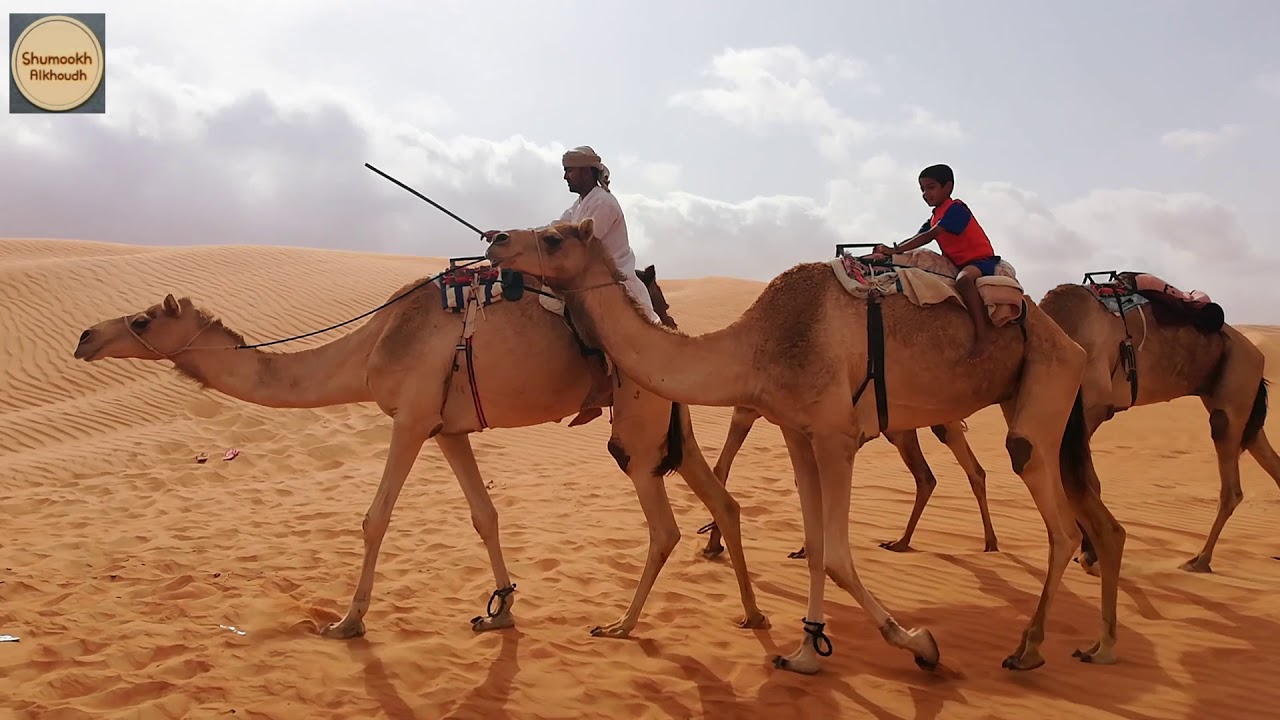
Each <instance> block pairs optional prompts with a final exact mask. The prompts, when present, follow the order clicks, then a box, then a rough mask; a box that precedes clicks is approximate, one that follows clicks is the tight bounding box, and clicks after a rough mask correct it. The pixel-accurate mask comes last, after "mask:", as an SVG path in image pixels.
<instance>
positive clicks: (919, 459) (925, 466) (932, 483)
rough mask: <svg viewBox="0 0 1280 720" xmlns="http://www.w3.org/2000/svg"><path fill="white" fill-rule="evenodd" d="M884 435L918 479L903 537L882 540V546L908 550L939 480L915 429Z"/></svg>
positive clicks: (900, 550) (888, 548)
mask: <svg viewBox="0 0 1280 720" xmlns="http://www.w3.org/2000/svg"><path fill="white" fill-rule="evenodd" d="M884 437H885V439H886V440H888V441H889V442H890V443H891V444H892V445H893V446H894V448H896V449H897V450H898V457H900V458H902V463H903V464H904V465H906V466H907V470H909V471H911V477H912V478H913V479H915V481H916V499H915V504H914V505H912V506H911V516H910V517H909V518H907V527H906V529H904V530H903V531H902V537H900V538H898V539H897V540H892V541H886V542H882V543H880V547H882V548H884V549H885V550H892V551H894V552H906V551H908V550H910V549H911V536H912V535H914V534H915V532H916V524H917V523H919V522H920V516H921V515H922V514H924V506H925V505H927V504H928V503H929V498H930V496H932V495H933V490H934V488H935V487H937V485H938V480H937V478H935V477H934V476H933V469H932V468H930V467H929V463H928V461H927V460H925V457H924V451H922V450H921V449H920V436H919V435H918V434H916V431H915V430H903V431H901V432H886V433H885V434H884Z"/></svg>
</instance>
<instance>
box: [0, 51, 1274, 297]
mask: <svg viewBox="0 0 1280 720" xmlns="http://www.w3.org/2000/svg"><path fill="white" fill-rule="evenodd" d="M113 62H114V65H113V75H112V87H111V93H112V95H111V112H110V114H109V115H105V116H97V117H87V116H81V117H75V118H71V117H61V116H59V117H49V116H39V115H32V116H9V117H8V118H7V119H6V120H5V121H4V124H3V125H0V165H2V166H3V167H5V168H6V170H7V172H5V173H3V174H0V236H6V237H15V236H17V237H24V236H25V237H69V238H83V239H97V240H108V241H117V242H125V243H141V244H166V245H188V244H191V245H200V244H231V243H257V244H272V245H299V246H311V247H330V248H347V249H355V250H369V251H382V252H393V253H406V254H416V255H431V256H449V255H470V254H475V253H477V252H478V251H479V250H480V248H481V245H480V244H479V241H478V240H477V239H476V238H475V237H474V236H473V234H472V233H471V232H470V231H469V230H467V229H466V228H464V227H462V226H460V225H458V224H457V223H456V222H455V221H453V220H451V219H450V218H448V217H447V216H445V215H444V214H442V213H440V212H439V211H438V210H436V209H434V208H432V207H430V206H429V205H426V204H425V203H423V202H422V201H421V200H419V199H417V198H415V197H414V196H412V195H411V194H409V193H407V192H405V191H404V190H403V189H401V188H398V187H396V186H394V185H393V184H391V183H389V182H387V181H386V180H385V179H383V178H381V177H378V176H377V175H375V174H374V173H372V172H370V171H369V170H367V169H366V168H364V167H363V164H364V163H365V162H366V161H368V162H370V163H372V164H373V165H375V166H377V167H379V168H380V169H382V170H384V171H385V172H387V173H389V174H391V175H392V176H394V177H396V178H398V179H400V180H401V181H403V182H405V183H407V184H408V185H409V186H411V187H413V188H415V189H417V190H419V191H420V192H422V193H424V194H425V195H427V196H428V197H430V198H432V199H433V200H435V201H436V202H439V203H441V204H442V205H444V206H445V207H448V208H449V209H450V210H452V211H453V212H455V213H457V214H459V215H461V216H462V217H463V218H465V219H467V220H468V221H470V222H472V223H474V224H476V225H478V226H479V227H480V228H481V229H488V228H509V227H527V226H530V225H535V224H541V223H543V222H548V221H550V220H552V219H554V218H556V217H558V216H559V214H560V213H561V211H562V210H563V209H564V208H565V207H567V206H568V205H569V203H570V202H571V200H572V196H571V195H570V193H568V191H567V189H566V188H565V187H564V185H563V182H562V180H561V177H560V176H561V171H560V168H559V159H560V155H561V153H562V152H563V151H564V150H565V149H566V148H565V147H564V146H562V145H560V144H559V143H556V142H551V141H543V140H537V139H531V138H527V137H522V136H518V135H517V136H512V137H507V138H499V139H491V138H480V137H472V136H465V135H457V136H448V137H446V136H442V135H439V134H435V133H433V132H431V131H430V129H429V128H424V127H419V126H415V125H410V124H408V123H405V122H401V121H398V120H396V119H393V118H389V117H386V116H383V115H379V114H377V113H375V112H373V111H371V110H370V109H369V106H368V104H365V103H361V102H357V101H355V100H353V99H351V98H350V97H347V96H345V95H343V94H341V93H338V92H335V91H333V90H323V89H314V88H311V89H308V88H306V87H298V88H297V90H296V91H294V92H292V93H291V94H288V95H283V94H271V95H268V94H266V93H264V92H260V91H244V92H240V93H230V92H222V91H215V90H210V89H208V88H204V87H196V86H187V85H184V84H183V83H181V82H179V80H178V78H176V77H174V76H172V75H171V74H170V73H169V72H167V71H166V70H164V69H163V68H158V67H154V66H151V65H149V64H147V63H145V62H143V61H142V59H141V58H140V56H139V55H138V54H137V53H128V52H123V51H119V50H118V51H117V55H116V56H115V59H114V60H113ZM806 62H808V63H809V65H805V64H804V63H806ZM752 63H756V64H755V65H752ZM770 63H772V64H770ZM747 64H748V65H749V66H752V67H755V66H759V65H760V64H761V63H759V62H757V61H756V60H751V62H748V63H747ZM763 65H764V66H766V67H773V68H775V69H776V68H779V67H791V68H793V69H794V68H795V67H805V68H809V69H808V70H806V71H807V72H812V73H816V74H819V75H821V74H822V73H825V75H826V76H827V77H845V78H847V79H849V80H853V81H857V80H858V79H859V78H861V77H863V76H862V75H859V74H858V73H859V72H861V71H860V70H859V69H858V68H859V66H857V65H850V64H844V63H842V61H840V60H839V59H837V58H834V57H831V58H827V59H822V58H819V59H818V60H817V61H812V60H809V59H807V58H805V57H804V56H803V55H795V54H787V53H783V54H781V55H779V56H777V57H774V58H772V59H769V60H768V62H765V63H763ZM815 68H816V69H815ZM924 121H927V118H924V119H923V120H922V122H924ZM606 162H608V163H609V165H610V169H611V170H612V172H613V177H614V181H613V186H614V189H615V191H616V192H617V193H618V197H619V200H620V201H621V202H622V204H623V207H624V209H625V211H626V217H627V223H628V227H629V230H630V233H631V237H632V241H633V245H634V246H635V249H636V252H637V256H638V259H639V261H640V263H641V264H642V265H647V264H650V263H653V264H655V265H657V266H658V268H659V272H660V274H661V277H664V278H689V277H698V276H705V275H721V276H725V275H730V276H737V277H746V278H753V279H759V280H766V279H768V278H770V277H773V276H774V275H776V274H777V273H779V272H781V271H782V270H784V269H785V268H787V267H789V266H791V265H793V264H795V263H797V262H801V261H808V260H821V259H825V258H827V257H830V256H831V254H832V252H833V249H834V244H835V243H837V242H885V241H889V242H893V241H898V240H901V239H903V238H906V237H908V236H910V235H912V234H913V233H914V232H915V230H916V229H917V228H918V227H919V225H920V223H921V222H922V221H923V220H924V219H925V218H926V217H927V216H928V208H927V207H926V206H925V205H924V203H923V202H922V201H921V200H920V197H919V194H918V192H917V191H916V190H915V188H914V181H915V172H917V170H918V166H919V164H918V163H917V162H914V161H913V162H910V163H906V162H904V161H902V160H898V159H895V158H894V157H893V156H891V155H889V154H886V153H880V154H877V155H873V156H870V157H868V158H866V159H864V160H863V161H861V162H860V163H858V164H856V165H851V166H849V167H848V168H843V169H842V172H841V176H840V177H838V178H834V179H832V180H830V181H829V182H828V183H827V184H826V185H825V186H824V187H823V188H822V189H821V190H819V191H818V192H817V193H816V194H814V195H813V196H805V195H774V196H767V197H749V198H745V199H733V200H731V199H724V198H713V197H703V196H698V195H694V194H690V193H688V192H683V191H681V190H680V189H679V186H680V183H681V178H682V176H683V172H684V170H683V168H681V167H680V166H679V165H676V164H673V163H671V162H670V161H668V160H667V159H664V158H660V157H643V156H640V155H636V154H634V153H633V154H627V153H626V152H625V151H623V150H619V151H618V154H617V155H616V156H614V157H608V158H606ZM961 197H962V198H963V199H965V200H966V201H967V202H969V204H970V205H971V207H972V208H973V210H974V212H975V214H976V216H977V217H978V218H979V220H980V222H981V223H982V224H983V226H984V227H985V228H986V230H987V232H988V233H989V234H990V235H991V236H992V238H993V241H994V242H995V244H996V246H997V251H998V252H1000V253H1001V254H1003V255H1005V256H1007V257H1008V258H1009V259H1010V261H1011V262H1013V263H1014V265H1015V266H1016V267H1017V268H1018V270H1019V276H1020V278H1021V279H1022V280H1023V283H1024V285H1025V286H1026V287H1027V289H1028V291H1029V292H1030V293H1031V295H1032V296H1033V297H1039V296H1041V295H1042V294H1043V293H1044V292H1045V291H1046V290H1048V289H1049V288H1050V287H1052V286H1053V285H1056V284H1058V283H1061V282H1074V281H1078V280H1079V279H1080V277H1081V276H1082V275H1083V273H1085V272H1088V271H1092V270H1103V269H1113V268H1122V269H1141V270H1149V271H1152V272H1156V273H1158V274H1161V275H1164V276H1165V277H1166V279H1167V280H1169V281H1170V282H1172V283H1173V284H1175V285H1178V286H1180V287H1184V288H1186V289H1190V288H1191V287H1198V288H1200V289H1203V290H1206V291H1207V292H1209V293H1210V294H1211V295H1212V296H1214V298H1215V299H1218V300H1221V301H1223V302H1224V303H1225V304H1226V306H1227V309H1228V312H1229V313H1238V316H1236V315H1233V316H1232V317H1233V320H1239V321H1265V320H1267V319H1271V320H1274V319H1275V318H1274V317H1273V316H1271V315H1270V314H1269V310H1268V308H1269V307H1274V306H1276V305H1277V301H1280V290H1277V289H1273V288H1275V284H1274V283H1272V282H1264V281H1266V280H1268V278H1267V277H1266V274H1265V273H1266V269H1267V268H1268V267H1275V260H1274V259H1273V258H1267V257H1264V256H1262V255H1261V251H1260V250H1258V249H1257V247H1256V246H1255V245H1252V244H1251V243H1250V238H1248V237H1247V235H1246V233H1245V231H1244V229H1243V227H1242V225H1241V222H1240V219H1239V217H1238V215H1237V213H1236V212H1235V211H1234V210H1233V209H1232V208H1230V207H1229V206H1227V205H1224V204H1223V203H1221V202H1219V201H1217V200H1215V199H1214V198H1212V197H1209V196H1207V195H1203V194H1199V193H1174V194H1165V193H1156V192H1150V191H1145V190H1137V189H1126V188H1112V189H1098V190H1095V191H1093V192H1090V193H1087V194H1085V195H1084V196H1082V197H1078V198H1074V199H1067V198H1054V199H1047V198H1041V197H1039V196H1038V195H1036V194H1035V193H1033V192H1030V191H1028V190H1026V189H1023V188H1019V187H1016V186H1014V185H1012V184H1009V183H1004V182H994V181H990V182H985V183H978V184H976V185H974V186H973V189H972V190H971V191H967V192H965V193H964V194H962V195H961ZM1223 258H1226V259H1225V260H1224V259H1223ZM1254 281H1257V284H1256V285H1254V284H1251V283H1253V282H1254Z"/></svg>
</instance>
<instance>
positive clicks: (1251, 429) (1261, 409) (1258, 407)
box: [1241, 378, 1268, 448]
mask: <svg viewBox="0 0 1280 720" xmlns="http://www.w3.org/2000/svg"><path fill="white" fill-rule="evenodd" d="M1267 384H1268V383H1267V379H1266V378H1262V379H1261V380H1259V381H1258V394H1256V395H1254V396H1253V409H1252V410H1250V411H1249V419H1247V420H1245V421H1244V442H1242V443H1241V444H1242V445H1243V446H1244V447H1246V448H1247V447H1249V446H1250V445H1252V444H1253V441H1254V440H1257V439H1258V433H1260V432H1262V426H1263V424H1265V423H1266V422H1267Z"/></svg>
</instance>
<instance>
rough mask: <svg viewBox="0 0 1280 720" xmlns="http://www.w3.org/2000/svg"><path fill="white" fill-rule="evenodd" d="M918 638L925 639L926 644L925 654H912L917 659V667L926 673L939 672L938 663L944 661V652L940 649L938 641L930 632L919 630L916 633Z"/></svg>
mask: <svg viewBox="0 0 1280 720" xmlns="http://www.w3.org/2000/svg"><path fill="white" fill-rule="evenodd" d="M916 638H924V641H925V643H926V646H925V650H924V652H923V653H912V654H913V655H915V658H916V666H917V667H919V668H920V669H921V670H924V671H925V672H933V671H935V670H937V669H938V663H939V662H941V661H942V650H940V649H939V648H938V641H937V640H935V639H934V637H933V633H931V632H929V631H928V630H919V631H917V632H916ZM916 638H913V639H916Z"/></svg>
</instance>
